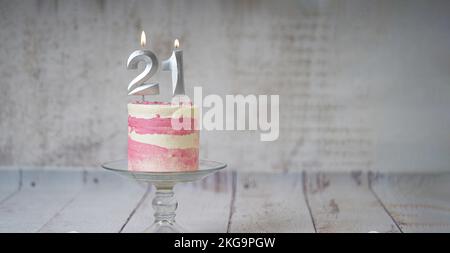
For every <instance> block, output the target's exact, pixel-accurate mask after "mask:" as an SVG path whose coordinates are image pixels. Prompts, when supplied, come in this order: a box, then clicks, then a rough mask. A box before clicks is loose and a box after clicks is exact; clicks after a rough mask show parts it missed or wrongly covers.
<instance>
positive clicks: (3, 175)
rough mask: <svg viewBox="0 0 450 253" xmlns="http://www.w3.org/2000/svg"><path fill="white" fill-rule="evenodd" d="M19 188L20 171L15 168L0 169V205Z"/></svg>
mask: <svg viewBox="0 0 450 253" xmlns="http://www.w3.org/2000/svg"><path fill="white" fill-rule="evenodd" d="M20 186H21V171H20V169H19V168H18V167H16V168H8V169H5V168H1V169H0V204H1V203H2V202H4V201H6V200H7V199H8V198H11V197H12V196H13V195H14V194H15V193H17V192H18V191H19V189H20Z"/></svg>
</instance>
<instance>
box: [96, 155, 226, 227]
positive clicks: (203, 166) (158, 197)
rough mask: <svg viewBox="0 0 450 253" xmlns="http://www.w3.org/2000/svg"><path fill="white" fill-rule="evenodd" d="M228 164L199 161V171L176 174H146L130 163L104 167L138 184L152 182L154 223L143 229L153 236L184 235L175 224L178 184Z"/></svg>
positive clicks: (111, 164)
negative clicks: (131, 168) (130, 166)
mask: <svg viewBox="0 0 450 253" xmlns="http://www.w3.org/2000/svg"><path fill="white" fill-rule="evenodd" d="M226 166H227V165H226V164H225V163H221V162H215V161H208V160H200V161H199V168H198V170H195V171H174V172H143V171H130V170H128V160H119V161H113V162H107V163H104V164H102V167H103V168H104V169H107V170H110V171H113V172H116V173H119V174H121V175H123V176H126V177H130V178H134V179H136V180H138V181H143V182H147V183H151V184H153V185H154V186H155V187H156V193H155V197H154V198H153V201H152V207H153V210H154V214H153V216H154V217H155V220H154V222H153V224H152V225H151V226H150V227H149V228H147V229H146V230H144V232H150V233H182V232H185V231H184V229H182V228H181V227H180V226H179V225H178V224H177V223H176V222H175V210H176V209H177V207H178V202H177V200H176V199H175V197H174V192H173V187H174V186H175V184H177V183H186V182H193V181H197V180H200V179H203V178H204V177H206V176H208V175H211V174H213V173H215V172H217V171H219V170H221V169H223V168H225V167H226Z"/></svg>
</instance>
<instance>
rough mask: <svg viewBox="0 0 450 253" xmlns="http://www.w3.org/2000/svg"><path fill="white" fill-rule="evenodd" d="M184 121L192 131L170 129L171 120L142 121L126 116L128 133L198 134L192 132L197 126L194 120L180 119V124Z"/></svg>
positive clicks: (154, 119) (153, 119)
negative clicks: (187, 122) (186, 121)
mask: <svg viewBox="0 0 450 253" xmlns="http://www.w3.org/2000/svg"><path fill="white" fill-rule="evenodd" d="M184 120H188V121H190V126H191V129H192V130H189V129H181V130H176V129H173V128H172V118H152V119H142V118H136V117H132V116H128V126H129V127H130V132H131V131H134V132H136V133H138V134H171V135H187V134H192V133H195V132H198V130H194V126H196V124H197V120H196V119H194V118H181V119H180V122H183V121H184Z"/></svg>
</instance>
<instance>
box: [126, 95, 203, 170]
mask: <svg viewBox="0 0 450 253" xmlns="http://www.w3.org/2000/svg"><path fill="white" fill-rule="evenodd" d="M197 115H198V114H197V108H196V107H195V106H193V105H191V104H182V105H172V104H170V103H161V102H134V103H129V104H128V169H129V170H132V171H161V172H162V171H191V170H196V169H198V155H199V131H198V130H196V128H195V127H194V126H196V125H197V118H198V116H197ZM173 119H174V120H175V119H176V120H178V122H182V123H186V122H189V124H188V125H190V126H191V127H187V128H181V129H180V126H178V125H177V126H174V125H175V124H173ZM183 125H184V126H186V124H183Z"/></svg>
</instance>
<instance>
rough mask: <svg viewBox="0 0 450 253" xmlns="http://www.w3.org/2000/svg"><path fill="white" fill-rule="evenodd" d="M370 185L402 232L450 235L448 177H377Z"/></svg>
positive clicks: (449, 184) (403, 175)
mask: <svg viewBox="0 0 450 253" xmlns="http://www.w3.org/2000/svg"><path fill="white" fill-rule="evenodd" d="M371 183H372V189H373V191H374V192H375V193H376V194H377V196H378V197H379V198H380V200H381V201H382V202H383V204H384V205H385V207H386V209H387V210H388V211H389V213H390V214H391V215H392V217H393V218H394V219H395V220H396V221H397V223H398V225H399V226H400V228H401V229H402V231H403V232H446V233H448V232H450V175H449V174H428V175H427V174H397V175H395V174H394V175H392V174H391V175H382V174H376V175H373V176H372V177H371Z"/></svg>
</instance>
